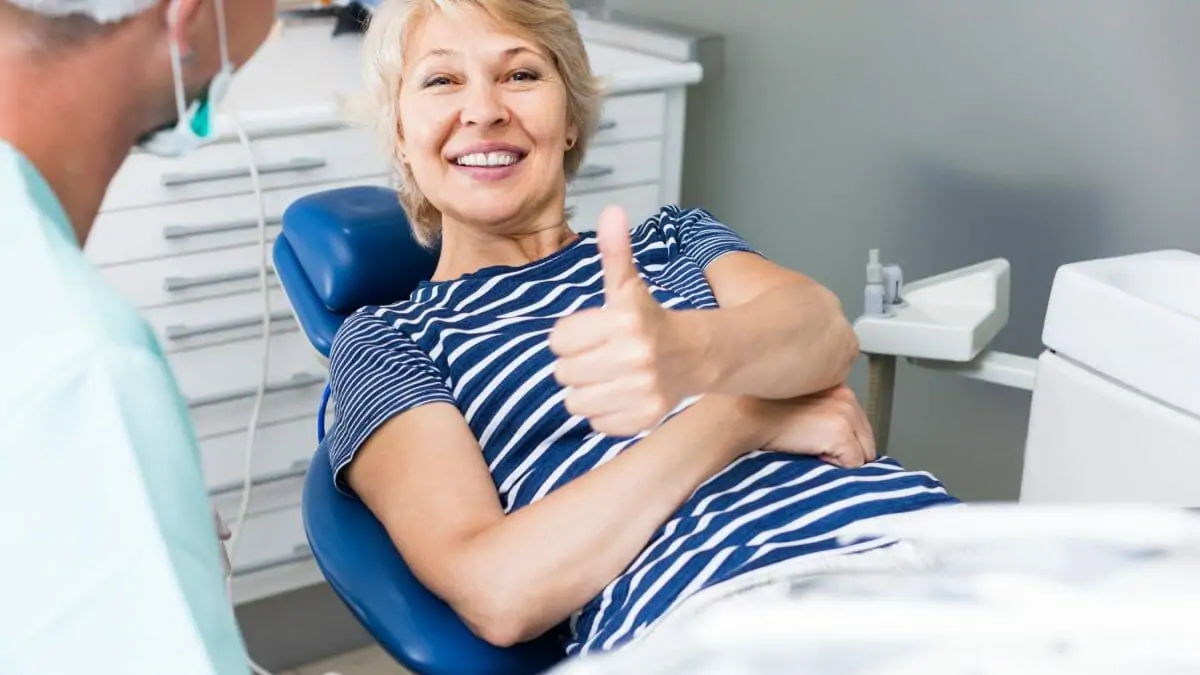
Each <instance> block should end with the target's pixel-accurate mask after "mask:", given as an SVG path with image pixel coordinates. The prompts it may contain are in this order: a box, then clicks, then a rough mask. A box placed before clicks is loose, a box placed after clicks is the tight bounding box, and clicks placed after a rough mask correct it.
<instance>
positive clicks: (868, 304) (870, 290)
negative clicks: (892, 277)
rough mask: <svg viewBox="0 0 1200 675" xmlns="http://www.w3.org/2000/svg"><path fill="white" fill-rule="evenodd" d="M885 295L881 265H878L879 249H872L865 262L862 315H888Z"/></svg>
mask: <svg viewBox="0 0 1200 675" xmlns="http://www.w3.org/2000/svg"><path fill="white" fill-rule="evenodd" d="M886 295H887V293H886V291H885V290H884V287H883V265H881V264H880V263H879V249H877V248H873V249H871V251H870V254H869V257H868V260H867V287H866V288H865V289H864V290H863V306H864V307H863V313H865V314H866V315H867V316H886V315H887V314H888V306H887V301H886V300H885V297H886Z"/></svg>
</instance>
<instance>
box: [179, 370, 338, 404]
mask: <svg viewBox="0 0 1200 675" xmlns="http://www.w3.org/2000/svg"><path fill="white" fill-rule="evenodd" d="M324 382H325V377H324V376H323V375H318V374H316V373H296V374H295V375H292V376H291V377H289V378H288V379H286V380H284V381H282V382H273V383H267V389H266V393H268V394H275V393H278V392H281V391H292V390H293V389H304V388H305V387H311V386H313V385H314V384H323V383H324ZM257 395H258V387H246V388H245V389H235V390H234V391H227V392H223V393H220V394H213V395H211V396H198V397H196V398H192V399H188V407H189V408H203V407H204V406H210V405H217V404H218V403H229V402H230V401H240V400H242V399H245V398H254V397H255V396H257Z"/></svg>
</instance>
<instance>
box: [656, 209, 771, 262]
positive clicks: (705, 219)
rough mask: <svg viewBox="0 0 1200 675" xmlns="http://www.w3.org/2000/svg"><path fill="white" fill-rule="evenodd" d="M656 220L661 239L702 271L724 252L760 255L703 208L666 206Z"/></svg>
mask: <svg viewBox="0 0 1200 675" xmlns="http://www.w3.org/2000/svg"><path fill="white" fill-rule="evenodd" d="M657 220H658V223H657V224H658V227H659V229H660V231H661V232H662V234H663V236H664V238H666V239H667V240H668V241H669V242H672V243H673V244H674V245H675V247H677V252H678V254H679V255H682V256H684V257H685V258H689V259H691V260H692V261H693V262H695V263H696V264H697V265H699V266H700V269H702V270H703V269H707V268H708V266H709V265H711V264H712V262H713V261H714V260H716V259H717V258H720V257H721V256H723V255H725V254H727V253H734V252H737V251H742V252H746V253H754V254H756V255H762V254H761V253H759V252H758V251H757V250H755V248H754V247H753V246H751V245H750V244H749V242H747V241H746V240H745V239H743V238H742V236H741V235H739V234H738V233H737V232H734V231H733V228H731V227H729V226H728V225H725V224H724V223H722V222H720V221H718V220H717V219H716V218H713V217H712V214H710V213H709V212H708V211H705V210H704V209H680V208H677V207H665V208H663V210H662V211H660V212H659V214H658V216H657Z"/></svg>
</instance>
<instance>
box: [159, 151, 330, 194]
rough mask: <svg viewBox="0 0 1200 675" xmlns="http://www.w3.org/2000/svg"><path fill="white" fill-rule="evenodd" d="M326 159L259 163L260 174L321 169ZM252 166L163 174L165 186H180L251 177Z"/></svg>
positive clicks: (307, 158) (297, 159)
mask: <svg viewBox="0 0 1200 675" xmlns="http://www.w3.org/2000/svg"><path fill="white" fill-rule="evenodd" d="M325 164H326V161H325V159H324V158H323V157H296V158H294V159H289V160H288V161H286V162H277V163H275V164H260V165H258V174H259V175H260V176H264V175H266V174H269V173H286V172H288V171H307V170H309V169H320V168H321V167H323V166H325ZM249 177H250V168H249V167H239V168H234V169H213V170H212V171H196V172H193V173H185V172H182V171H168V172H167V173H164V174H163V175H162V185H163V187H178V186H180V185H191V184H193V183H204V182H207V181H212V180H226V179H229V178H249Z"/></svg>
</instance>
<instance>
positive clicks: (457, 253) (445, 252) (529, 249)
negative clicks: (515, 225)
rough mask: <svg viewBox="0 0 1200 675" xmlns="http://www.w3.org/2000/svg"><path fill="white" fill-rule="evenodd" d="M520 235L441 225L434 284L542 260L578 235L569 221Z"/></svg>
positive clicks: (447, 223)
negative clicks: (486, 270) (485, 270)
mask: <svg viewBox="0 0 1200 675" xmlns="http://www.w3.org/2000/svg"><path fill="white" fill-rule="evenodd" d="M559 221H560V222H558V223H556V224H554V225H551V226H549V227H538V228H530V229H529V230H528V231H524V232H520V233H512V232H503V233H500V232H489V231H486V230H483V229H481V228H479V227H477V226H470V225H462V224H459V223H454V222H450V221H445V222H443V223H442V235H441V237H442V238H441V242H442V243H441V253H440V254H439V256H438V265H437V269H436V270H435V271H434V273H433V277H432V280H433V281H445V280H448V279H457V278H458V277H461V276H463V275H464V274H470V273H472V272H477V271H479V270H481V269H483V268H485V267H495V266H498V265H502V266H506V267H518V266H520V265H527V264H529V263H531V262H535V261H537V260H541V259H542V258H545V257H547V256H549V255H552V254H554V253H557V252H558V251H560V250H562V249H563V248H564V247H565V246H568V245H569V244H571V243H572V242H574V241H575V240H576V239H578V238H579V235H578V234H576V233H575V232H574V231H573V230H572V229H571V227H570V226H569V225H567V223H566V221H563V220H561V218H560V219H559Z"/></svg>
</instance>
